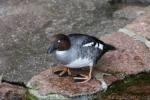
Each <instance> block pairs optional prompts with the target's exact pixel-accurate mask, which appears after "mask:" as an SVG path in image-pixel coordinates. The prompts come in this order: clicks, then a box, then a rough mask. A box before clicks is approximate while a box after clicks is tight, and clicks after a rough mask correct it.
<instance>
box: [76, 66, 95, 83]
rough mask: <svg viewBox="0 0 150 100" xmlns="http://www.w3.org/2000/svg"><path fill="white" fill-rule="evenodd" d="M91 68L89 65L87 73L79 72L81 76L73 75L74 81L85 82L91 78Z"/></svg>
mask: <svg viewBox="0 0 150 100" xmlns="http://www.w3.org/2000/svg"><path fill="white" fill-rule="evenodd" d="M92 70H93V66H90V72H89V74H88V75H83V74H80V76H81V77H74V80H75V82H78V83H85V82H87V81H89V80H90V79H91V78H92Z"/></svg>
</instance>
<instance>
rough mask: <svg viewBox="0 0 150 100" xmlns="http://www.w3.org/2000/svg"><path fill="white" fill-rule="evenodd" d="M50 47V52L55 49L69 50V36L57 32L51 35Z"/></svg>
mask: <svg viewBox="0 0 150 100" xmlns="http://www.w3.org/2000/svg"><path fill="white" fill-rule="evenodd" d="M49 40H50V47H49V49H48V53H52V52H53V51H55V50H59V51H63V50H68V49H69V48H70V46H71V44H70V40H69V37H68V36H67V35H64V34H56V35H53V36H51V37H50V39H49Z"/></svg>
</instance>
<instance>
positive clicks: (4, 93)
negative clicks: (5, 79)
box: [0, 83, 26, 100]
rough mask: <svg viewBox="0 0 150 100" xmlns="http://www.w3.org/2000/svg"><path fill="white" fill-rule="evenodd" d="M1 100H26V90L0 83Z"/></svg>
mask: <svg viewBox="0 0 150 100" xmlns="http://www.w3.org/2000/svg"><path fill="white" fill-rule="evenodd" d="M0 100H26V89H24V88H23V87H20V86H16V85H11V84H8V83H0Z"/></svg>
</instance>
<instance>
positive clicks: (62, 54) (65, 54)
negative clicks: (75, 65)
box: [55, 49, 77, 64]
mask: <svg viewBox="0 0 150 100" xmlns="http://www.w3.org/2000/svg"><path fill="white" fill-rule="evenodd" d="M55 54H56V59H57V60H58V61H59V62H60V63H62V64H69V63H70V62H72V61H73V60H74V59H76V58H77V57H76V51H74V50H72V49H69V50H65V51H56V53H55Z"/></svg>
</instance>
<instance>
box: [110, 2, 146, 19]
mask: <svg viewBox="0 0 150 100" xmlns="http://www.w3.org/2000/svg"><path fill="white" fill-rule="evenodd" d="M145 13H146V10H145V8H144V7H139V6H133V5H132V6H126V7H123V8H121V9H120V10H117V11H115V12H114V13H113V17H114V18H123V19H128V20H133V19H135V18H137V17H139V16H141V15H143V14H145Z"/></svg>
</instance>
